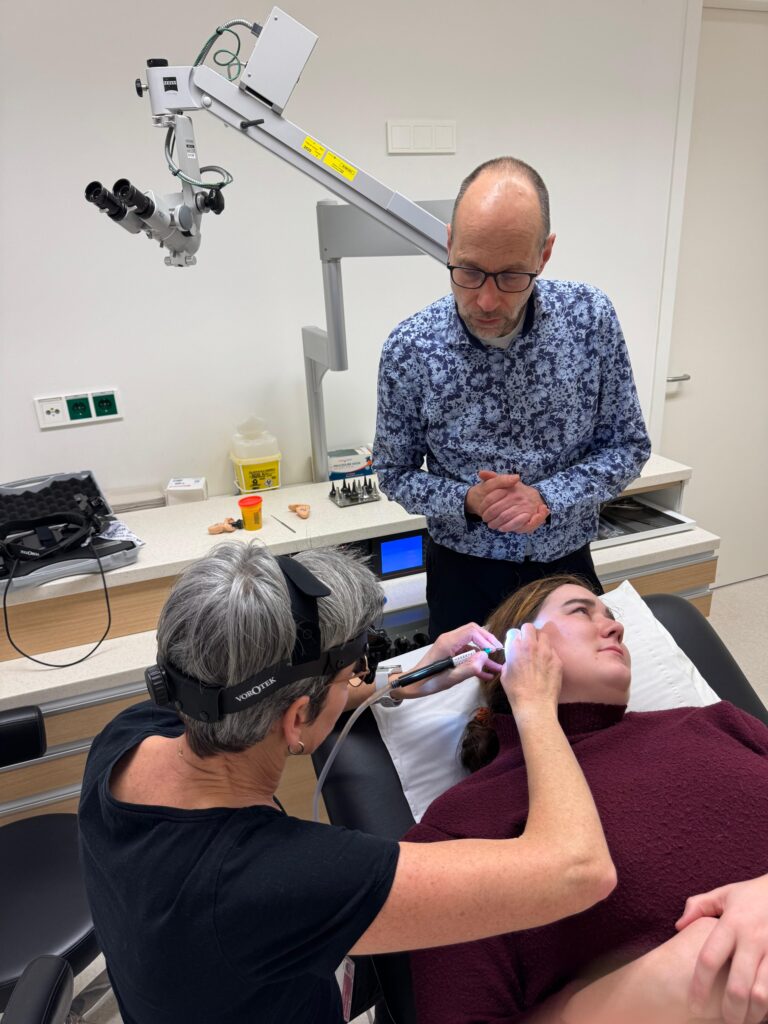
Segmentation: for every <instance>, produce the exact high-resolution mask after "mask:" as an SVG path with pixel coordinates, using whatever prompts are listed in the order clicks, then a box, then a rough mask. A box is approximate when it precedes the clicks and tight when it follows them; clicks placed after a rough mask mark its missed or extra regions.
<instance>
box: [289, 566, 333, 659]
mask: <svg viewBox="0 0 768 1024" xmlns="http://www.w3.org/2000/svg"><path fill="white" fill-rule="evenodd" d="M276 561H277V564H278V565H279V566H280V569H281V571H282V573H283V577H284V578H285V582H286V583H287V585H288V594H289V596H290V599H291V612H292V613H293V621H294V622H295V623H296V642H295V644H294V645H293V651H292V653H291V664H292V665H301V664H303V663H304V662H307V661H316V660H317V658H319V657H320V653H321V651H322V649H323V648H322V644H321V642H320V615H319V612H318V609H317V599H318V597H328V596H329V595H330V593H331V591H330V590H329V589H328V587H326V585H325V584H324V583H322V582H321V581H320V580H319V579H318V578H317V577H316V576H313V574H312V573H311V572H310V571H309V569H307V568H306V567H305V566H303V565H302V564H301V562H297V561H296V560H295V559H293V558H291V556H290V555H278V556H277V558H276Z"/></svg>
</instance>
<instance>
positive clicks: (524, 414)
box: [374, 280, 651, 562]
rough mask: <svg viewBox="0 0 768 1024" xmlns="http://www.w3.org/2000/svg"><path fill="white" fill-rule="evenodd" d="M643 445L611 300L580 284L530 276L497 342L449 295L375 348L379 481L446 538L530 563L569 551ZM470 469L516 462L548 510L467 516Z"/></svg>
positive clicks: (593, 530)
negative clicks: (518, 526) (513, 321)
mask: <svg viewBox="0 0 768 1024" xmlns="http://www.w3.org/2000/svg"><path fill="white" fill-rule="evenodd" d="M650 452H651V445H650V440H649V438H648V432H647V431H646V428H645V423H644V421H643V415H642V412H641V411H640V404H639V402H638V398H637V391H636V390H635V383H634V379H633V376H632V368H631V366H630V362H629V354H628V352H627V347H626V344H625V341H624V336H623V334H622V332H621V327H620V325H619V321H618V319H617V317H616V312H615V310H614V308H613V306H612V304H611V302H610V300H609V299H608V297H607V296H606V295H605V294H604V293H603V292H601V291H600V290H599V289H597V288H593V287H592V286H591V285H587V284H580V283H578V282H574V281H548V280H538V281H537V282H536V286H535V289H534V291H533V293H532V295H531V298H530V300H529V302H528V305H527V308H526V313H525V323H524V325H523V329H522V331H521V333H520V334H519V335H518V336H517V337H516V338H514V339H513V340H512V342H511V344H510V346H509V348H508V349H496V348H492V347H490V346H486V345H483V344H482V343H481V342H480V341H478V339H477V338H475V337H473V336H472V335H471V334H470V333H469V332H468V331H467V329H466V327H465V326H464V323H463V321H462V320H461V318H460V316H459V314H458V311H457V309H456V303H455V302H454V299H453V296H452V295H448V296H445V297H444V298H442V299H438V300H437V302H433V303H432V305H431V306H427V307H426V309H423V310H421V312H419V313H416V314H415V315H414V316H412V317H409V318H408V319H407V320H405V321H403V323H401V324H399V325H398V326H397V327H396V328H395V330H394V331H393V332H392V334H391V335H390V336H389V338H388V339H387V341H386V343H385V345H384V348H383V350H382V354H381V362H380V365H379V386H378V412H377V421H376V440H375V442H374V468H375V469H376V471H377V472H378V474H379V482H380V485H381V489H382V490H383V491H384V493H385V494H386V495H387V496H388V497H389V498H391V499H392V500H393V501H397V502H399V504H401V505H402V506H403V507H404V508H405V509H406V511H408V512H413V513H420V514H422V515H425V516H426V517H427V526H428V529H429V533H430V535H431V536H432V537H433V538H434V540H436V541H437V542H438V543H439V544H444V545H445V546H446V547H449V548H452V549H453V550H455V551H461V552H464V553H466V554H470V555H479V556H481V557H484V558H503V559H509V560H511V561H522V559H523V558H525V557H526V556H528V557H530V558H532V559H535V560H536V561H543V562H549V561H552V560H553V559H555V558H560V557H562V556H563V555H566V554H569V553H570V552H573V551H576V550H577V549H578V548H580V547H582V546H583V545H584V544H586V543H588V542H589V541H591V540H593V539H594V538H595V537H596V536H597V519H598V512H599V508H600V505H601V503H602V502H605V501H609V500H610V499H611V498H614V497H616V495H617V494H618V493H619V492H620V491H621V490H622V489H623V488H624V487H625V485H626V484H627V483H629V481H630V480H633V479H634V478H635V477H636V476H637V475H638V473H639V472H640V470H641V469H642V467H643V465H644V463H645V462H646V460H647V459H648V456H649V455H650ZM425 456H426V460H427V466H426V470H424V469H423V468H422V466H423V462H424V457H425ZM480 469H491V470H494V471H496V472H497V473H519V474H520V476H521V478H522V480H523V483H525V484H529V485H530V486H532V487H536V489H537V490H538V491H539V493H540V494H541V496H542V498H543V499H544V501H545V502H546V503H547V505H548V506H549V509H550V512H551V516H550V519H549V521H548V523H546V524H545V525H544V526H540V527H539V528H538V529H537V530H535V531H534V532H533V533H531V534H515V533H500V532H499V531H497V530H491V529H489V528H488V527H487V526H486V525H485V523H483V522H482V521H471V520H469V519H468V518H467V517H466V515H465V512H464V498H465V496H466V493H467V490H468V489H469V487H470V486H472V485H473V484H475V483H477V482H478V478H477V472H478V470H480Z"/></svg>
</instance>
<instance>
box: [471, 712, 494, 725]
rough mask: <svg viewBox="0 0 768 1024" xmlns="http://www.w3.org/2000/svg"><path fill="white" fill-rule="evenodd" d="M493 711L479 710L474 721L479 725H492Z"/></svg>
mask: <svg viewBox="0 0 768 1024" xmlns="http://www.w3.org/2000/svg"><path fill="white" fill-rule="evenodd" d="M491 714H492V712H491V709H490V708H478V709H477V711H476V712H475V716H474V720H475V721H476V722H477V724H478V725H484V726H486V727H487V726H489V725H490V724H491Z"/></svg>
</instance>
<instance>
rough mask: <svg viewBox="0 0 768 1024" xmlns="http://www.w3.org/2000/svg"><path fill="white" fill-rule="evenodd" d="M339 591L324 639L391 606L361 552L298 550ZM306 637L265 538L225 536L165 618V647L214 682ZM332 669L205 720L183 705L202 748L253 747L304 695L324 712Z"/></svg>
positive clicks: (325, 620)
mask: <svg viewBox="0 0 768 1024" xmlns="http://www.w3.org/2000/svg"><path fill="white" fill-rule="evenodd" d="M295 557H296V560H297V561H298V562H301V563H302V565H304V566H306V568H307V569H309V571H310V572H311V573H313V574H314V575H315V576H317V578H318V579H319V580H321V581H322V582H323V583H325V584H326V586H327V587H328V588H329V590H330V591H331V593H330V595H329V596H328V597H321V598H319V600H318V612H319V616H320V637H321V642H322V646H323V649H324V650H325V649H327V648H329V647H333V646H335V645H336V644H341V643H344V642H345V641H347V640H351V639H352V638H353V637H355V636H357V635H358V634H359V633H361V632H362V631H363V630H364V629H365V628H366V626H368V625H370V624H371V623H373V622H374V621H375V620H376V619H377V618H378V617H379V615H380V614H381V609H382V607H383V605H384V595H383V592H382V589H381V587H380V586H379V583H378V581H377V580H376V577H375V576H374V575H373V573H372V572H371V571H370V569H368V568H367V566H366V565H365V564H364V563H363V560H362V559H361V558H360V557H358V556H355V555H352V554H348V553H345V552H342V551H339V550H338V549H334V548H321V549H318V550H314V551H304V552H301V554H298V555H296V556H295ZM295 639H296V624H295V622H294V619H293V615H292V613H291V601H290V596H289V592H288V586H287V584H286V582H285V578H284V576H283V573H282V571H281V569H280V566H279V564H278V562H277V561H276V560H275V559H274V557H273V556H272V555H271V554H270V552H269V550H268V549H267V548H266V547H264V545H263V544H261V543H260V542H259V541H252V542H251V543H249V544H241V543H236V542H232V543H224V544H219V545H217V546H216V547H215V548H213V550H212V551H211V552H210V554H208V555H206V556H205V558H201V559H200V561H198V562H195V563H193V564H192V565H190V566H189V568H187V569H186V570H185V571H184V572H183V573H182V575H181V576H180V577H179V579H178V580H177V582H176V584H175V585H174V587H173V589H172V590H171V593H170V595H169V596H168V600H167V601H166V603H165V607H164V608H163V610H162V612H161V614H160V620H159V622H158V626H157V648H158V657H159V659H160V660H161V661H170V662H171V663H172V664H173V665H175V666H176V667H177V668H178V669H180V670H181V671H182V672H183V673H184V674H185V675H188V676H192V677H194V678H195V679H200V680H202V681H203V682H206V683H220V684H223V685H224V686H235V685H237V684H238V683H242V682H244V681H245V680H246V679H248V678H249V677H250V676H252V675H255V674H256V673H257V672H259V671H260V670H261V669H263V668H267V666H269V665H273V664H275V663H276V662H280V661H289V660H290V657H291V652H292V651H293V645H294V641H295ZM328 682H329V679H328V677H322V676H320V677H314V678H310V679H300V680H298V681H297V682H295V683H291V684H289V685H288V686H285V687H283V688H282V689H280V690H278V691H277V692H276V693H275V694H273V695H272V696H269V697H265V698H264V699H263V700H262V701H259V702H257V703H256V704H254V705H252V706H251V707H249V708H247V709H245V710H244V711H238V712H236V713H235V714H232V715H226V716H224V718H222V719H221V721H219V722H212V723H204V722H198V721H195V720H194V719H191V718H189V717H187V716H186V715H184V714H181V713H179V717H180V718H181V719H182V721H183V722H184V724H185V726H186V733H187V740H188V742H189V745H190V747H191V748H192V750H193V751H194V752H195V753H196V754H197V755H198V756H200V757H207V756H210V755H211V754H215V753H219V752H223V751H230V752H234V751H239V750H245V749H246V748H247V747H250V746H253V744H254V743H258V742H259V741H260V740H263V739H264V737H265V736H266V735H267V733H268V732H269V730H270V728H271V726H272V725H273V724H274V723H275V722H276V721H278V719H279V718H280V717H281V716H282V715H283V714H284V713H285V712H286V711H287V710H288V708H289V707H290V705H291V704H292V703H293V702H294V701H295V700H296V699H297V698H298V697H302V696H305V695H306V696H308V697H309V708H308V713H309V719H308V720H309V721H313V720H314V719H315V718H316V717H317V715H318V714H319V713H320V711H321V709H322V707H323V704H324V703H325V699H326V696H327V692H328V688H327V684H328Z"/></svg>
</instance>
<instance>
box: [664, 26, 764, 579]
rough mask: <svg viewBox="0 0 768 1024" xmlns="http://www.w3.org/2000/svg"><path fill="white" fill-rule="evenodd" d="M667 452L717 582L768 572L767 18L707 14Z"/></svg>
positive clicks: (670, 388)
mask: <svg viewBox="0 0 768 1024" xmlns="http://www.w3.org/2000/svg"><path fill="white" fill-rule="evenodd" d="M668 374H669V375H670V376H682V375H686V374H689V375H690V380H684V381H680V382H678V383H668V385H667V400H666V404H665V411H664V424H663V435H662V446H661V451H662V452H663V453H664V454H665V455H667V456H668V457H669V458H671V459H677V460H679V461H680V462H685V463H687V464H688V465H690V466H692V467H693V478H692V480H691V482H690V484H689V485H688V488H687V490H686V496H685V506H684V510H685V512H686V513H687V514H688V515H691V516H693V517H694V518H695V519H696V520H697V521H698V523H699V524H700V525H701V526H703V527H704V528H705V529H707V530H712V531H713V532H714V533H717V534H719V535H720V537H721V538H722V543H721V548H720V558H719V562H718V572H717V580H716V585H723V584H725V583H733V582H735V581H736V580H744V579H750V578H751V577H754V576H761V575H764V574H766V573H768V11H764V10H754V11H737V10H712V9H705V10H704V15H703V22H702V29H701V45H700V51H699V63H698V71H697V80H696V93H695V101H694V112H693V129H692V135H691V151H690V159H689V164H688V177H687V183H686V192H685V209H684V215H683V230H682V239H681V249H680V264H679V274H678V282H677V290H676V295H675V311H674V323H673V329H672V342H671V351H670V360H669V369H668Z"/></svg>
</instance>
